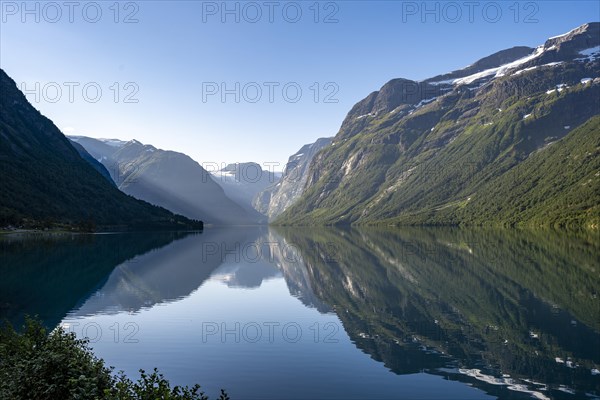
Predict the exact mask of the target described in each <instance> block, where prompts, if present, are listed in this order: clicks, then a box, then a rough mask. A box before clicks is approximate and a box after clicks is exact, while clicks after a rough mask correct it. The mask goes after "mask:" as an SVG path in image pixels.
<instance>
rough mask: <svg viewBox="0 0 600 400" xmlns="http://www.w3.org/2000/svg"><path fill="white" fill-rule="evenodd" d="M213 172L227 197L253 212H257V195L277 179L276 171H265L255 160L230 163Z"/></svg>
mask: <svg viewBox="0 0 600 400" xmlns="http://www.w3.org/2000/svg"><path fill="white" fill-rule="evenodd" d="M211 173H212V175H213V179H214V180H215V181H216V182H217V183H218V184H219V185H220V186H221V187H222V188H223V190H224V191H225V194H226V195H227V197H229V198H230V199H232V200H233V201H235V202H236V203H238V204H239V205H241V206H242V207H243V208H244V209H246V210H247V211H249V212H251V213H256V209H255V208H254V207H253V205H252V202H253V200H254V198H255V197H256V195H257V194H258V193H260V192H262V191H263V190H264V189H266V188H267V187H268V186H271V185H272V184H273V183H275V182H276V181H277V176H276V174H275V173H274V172H271V171H265V170H263V169H262V167H261V166H260V165H259V164H257V163H253V162H247V163H235V164H228V165H226V166H225V168H222V169H220V170H219V171H215V172H211Z"/></svg>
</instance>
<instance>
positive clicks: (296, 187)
mask: <svg viewBox="0 0 600 400" xmlns="http://www.w3.org/2000/svg"><path fill="white" fill-rule="evenodd" d="M331 140H332V139H331V138H320V139H317V141H316V142H314V143H311V144H307V145H304V146H302V148H301V149H300V150H298V151H297V152H296V153H295V154H293V155H292V156H290V158H289V159H288V162H287V164H286V167H285V171H284V173H283V175H282V176H281V178H280V179H279V181H278V182H277V183H276V184H274V185H272V186H270V187H268V188H267V189H265V190H263V191H262V192H260V193H258V194H257V195H256V196H255V198H254V202H253V204H254V207H255V208H256V209H257V210H258V211H259V212H261V213H263V214H265V215H267V216H268V217H269V218H275V217H277V216H278V215H279V214H281V213H282V212H283V211H285V210H286V209H287V208H288V207H289V206H291V205H292V204H294V202H295V201H296V200H298V199H299V198H300V196H301V195H302V193H303V191H304V186H305V184H306V181H307V180H308V167H309V165H310V163H311V161H312V160H313V158H314V156H315V155H316V154H317V153H318V152H319V151H320V150H321V149H323V148H324V147H327V146H328V145H329V144H330V143H331Z"/></svg>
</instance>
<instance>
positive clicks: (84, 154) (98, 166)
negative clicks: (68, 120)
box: [71, 141, 116, 186]
mask: <svg viewBox="0 0 600 400" xmlns="http://www.w3.org/2000/svg"><path fill="white" fill-rule="evenodd" d="M71 145H72V146H73V147H74V148H75V150H77V153H79V155H80V156H81V158H83V159H84V160H85V161H87V162H88V163H89V164H90V165H91V166H92V167H93V168H94V169H95V170H96V171H98V172H99V173H100V175H102V176H103V177H105V178H106V180H108V181H109V182H110V183H111V184H113V185H115V182H114V181H113V180H112V178H111V177H110V173H109V172H108V170H107V169H106V167H105V166H104V165H103V164H102V163H101V162H100V161H98V160H96V159H95V158H94V157H92V156H91V154H90V153H88V152H87V151H85V149H84V148H83V146H82V145H80V144H79V143H77V142H73V141H71ZM115 186H116V185H115Z"/></svg>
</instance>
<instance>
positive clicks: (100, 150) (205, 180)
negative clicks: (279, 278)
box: [0, 22, 600, 228]
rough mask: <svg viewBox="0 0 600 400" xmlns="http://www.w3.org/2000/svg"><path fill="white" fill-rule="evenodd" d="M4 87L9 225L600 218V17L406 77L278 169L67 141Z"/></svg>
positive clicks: (4, 189)
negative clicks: (459, 65)
mask: <svg viewBox="0 0 600 400" xmlns="http://www.w3.org/2000/svg"><path fill="white" fill-rule="evenodd" d="M0 88H1V89H2V90H1V95H0V105H1V108H0V137H1V138H2V140H1V142H0V167H1V168H2V172H3V178H2V181H0V224H1V225H3V226H6V225H34V226H38V225H40V224H41V225H44V226H51V225H53V224H56V223H59V224H66V225H70V226H73V225H80V226H83V225H86V226H87V227H88V228H90V227H93V226H94V225H96V224H98V225H102V226H113V225H119V226H126V227H133V226H135V227H167V226H169V227H186V228H187V227H192V226H199V225H198V223H197V222H196V221H197V220H202V221H205V222H207V223H209V224H213V225H254V224H262V223H266V222H267V219H268V220H270V221H271V222H274V223H275V224H279V225H350V224H354V225H356V224H358V225H371V224H377V225H505V226H521V225H531V226H585V227H591V228H598V227H599V226H600V202H599V201H598V199H599V198H600V157H599V154H600V23H598V22H593V23H588V24H585V25H582V26H580V27H578V28H576V29H573V30H572V31H570V32H567V33H565V34H562V35H559V36H556V37H553V38H549V39H548V40H547V41H546V42H545V43H544V44H542V45H540V46H538V47H536V48H530V47H524V46H519V47H512V48H510V49H506V50H502V51H499V52H496V53H494V54H492V55H490V56H488V57H485V58H482V59H481V60H478V61H476V62H474V63H473V64H471V65H469V66H467V67H465V68H463V69H460V70H457V71H453V72H450V73H446V74H442V75H438V76H434V77H432V78H429V79H425V80H422V81H413V80H409V79H404V78H398V79H393V80H391V81H389V82H387V83H385V84H384V85H383V86H382V87H381V89H379V90H377V91H374V92H372V93H371V94H369V95H368V96H366V97H365V98H364V99H363V100H361V101H359V102H358V103H356V104H355V105H354V106H353V107H352V109H351V110H350V111H349V112H348V114H347V116H346V117H345V119H344V120H343V122H342V124H341V127H340V129H339V131H338V132H337V134H336V135H335V137H333V138H320V139H318V140H317V141H316V142H314V143H312V144H307V145H305V146H303V147H302V148H301V149H300V150H299V151H297V152H296V153H295V154H293V155H291V156H290V158H289V160H288V163H287V165H286V169H285V172H284V173H283V174H282V175H281V176H279V175H277V174H275V173H273V172H269V171H265V170H263V169H262V168H261V166H260V165H259V164H256V163H252V162H248V163H235V164H229V165H227V166H225V167H224V168H221V169H220V170H217V171H210V172H209V171H207V170H206V169H205V168H204V167H203V166H202V165H201V164H199V163H198V162H197V161H195V160H193V159H192V158H190V157H189V156H188V155H185V154H182V153H178V152H174V151H167V150H161V149H158V148H156V147H154V146H151V145H148V144H143V143H141V142H139V141H137V140H130V141H122V140H119V139H93V138H89V137H85V136H73V137H71V138H70V139H71V140H70V141H69V140H68V139H67V138H66V137H65V136H64V135H63V134H62V133H61V132H60V130H59V129H58V128H57V127H56V126H55V125H54V124H53V123H52V121H50V120H49V119H47V118H45V117H44V116H43V115H41V114H40V113H39V112H38V111H37V110H35V108H34V107H33V106H32V105H31V104H29V103H28V102H27V99H26V98H25V96H24V95H23V94H22V93H21V92H20V91H19V90H18V88H17V87H16V84H15V83H14V81H13V80H12V79H10V78H9V77H8V75H6V73H5V72H4V71H2V70H0ZM136 199H139V200H143V201H138V200H136ZM148 203H150V204H148ZM163 207H164V208H163ZM174 213H175V214H174ZM176 214H180V215H176ZM195 220H196V221H195Z"/></svg>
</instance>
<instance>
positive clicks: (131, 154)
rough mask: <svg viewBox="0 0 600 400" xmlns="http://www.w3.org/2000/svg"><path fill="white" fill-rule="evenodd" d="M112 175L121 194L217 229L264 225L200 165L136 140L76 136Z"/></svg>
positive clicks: (182, 155)
mask: <svg viewBox="0 0 600 400" xmlns="http://www.w3.org/2000/svg"><path fill="white" fill-rule="evenodd" d="M71 139H72V140H74V141H76V142H77V143H79V144H81V145H82V146H83V147H85V148H86V150H87V151H88V152H89V153H90V154H91V155H92V156H93V157H94V158H96V159H97V160H99V161H101V162H102V163H103V164H104V165H105V166H106V168H107V169H108V170H109V172H110V173H111V176H112V178H113V180H114V181H115V182H116V183H117V185H118V187H119V189H121V190H122V191H123V192H125V193H127V194H129V195H131V196H134V197H136V198H139V199H143V200H146V201H148V202H150V203H152V204H157V205H160V206H162V207H165V208H167V209H169V210H172V211H174V212H177V213H180V214H182V215H185V216H188V217H190V218H201V219H203V220H204V221H205V222H206V223H210V224H217V225H236V224H257V223H262V222H264V219H265V218H264V217H263V216H262V215H260V214H259V213H258V212H255V211H254V212H253V211H252V210H245V209H243V208H242V207H241V206H240V205H238V204H237V203H235V202H234V201H233V200H231V199H230V198H228V197H227V196H226V194H225V192H224V191H223V189H222V188H221V186H219V185H218V184H217V183H216V182H215V181H214V179H213V177H212V176H211V174H210V173H209V172H208V171H206V170H205V169H204V168H203V167H202V166H201V165H200V164H199V163H197V162H196V161H194V160H193V159H192V158H190V157H189V156H187V155H185V154H183V153H178V152H174V151H167V150H161V149H157V148H156V147H154V146H151V145H145V144H142V143H140V142H139V141H137V140H131V141H128V142H124V141H119V140H116V139H93V138H88V137H81V136H74V137H71Z"/></svg>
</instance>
